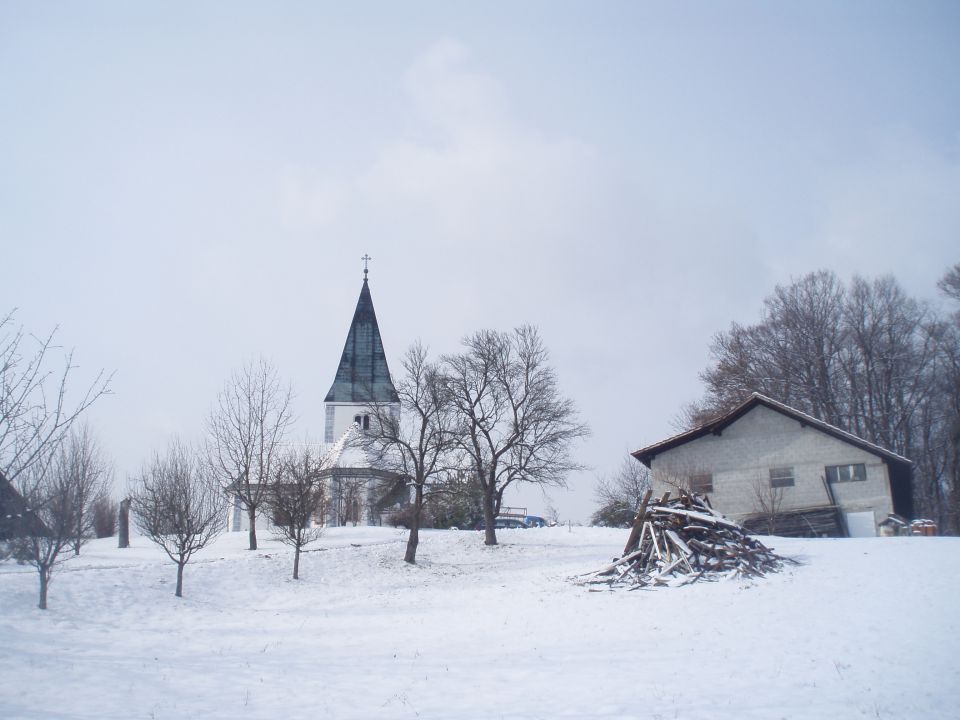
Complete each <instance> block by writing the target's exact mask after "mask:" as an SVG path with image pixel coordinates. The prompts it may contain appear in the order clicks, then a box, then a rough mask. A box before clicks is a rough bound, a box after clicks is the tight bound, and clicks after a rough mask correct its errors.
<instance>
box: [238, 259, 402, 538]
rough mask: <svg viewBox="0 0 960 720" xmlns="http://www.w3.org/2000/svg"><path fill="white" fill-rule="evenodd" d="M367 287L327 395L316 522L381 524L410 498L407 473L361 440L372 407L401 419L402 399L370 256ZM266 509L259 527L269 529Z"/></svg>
mask: <svg viewBox="0 0 960 720" xmlns="http://www.w3.org/2000/svg"><path fill="white" fill-rule="evenodd" d="M363 260H364V270H363V285H362V286H361V288H360V297H359V299H358V300H357V306H356V309H355V310H354V312H353V320H352V321H351V323H350V329H349V330H348V331H347V340H346V342H345V343H344V346H343V352H342V353H341V355H340V363H339V365H338V366H337V372H336V375H335V376H334V379H333V384H332V385H331V386H330V390H329V392H327V395H326V397H325V398H324V411H325V413H324V420H325V421H324V434H323V443H322V447H321V456H322V457H323V458H324V469H323V471H322V473H321V474H322V477H323V479H324V485H325V488H326V496H327V498H326V503H325V508H324V510H323V511H322V514H321V515H322V516H321V517H317V518H315V520H314V523H315V524H316V525H324V526H326V527H339V526H343V525H380V524H382V523H383V521H384V519H385V516H386V515H388V514H389V513H390V512H392V511H393V510H395V509H397V508H399V507H401V506H403V505H405V504H407V503H408V502H409V488H408V487H407V485H406V481H405V479H404V478H403V476H401V475H398V474H397V473H393V472H389V471H387V470H380V469H378V468H373V467H370V463H369V462H368V461H367V459H366V457H365V456H364V453H363V451H362V449H361V448H360V447H359V443H358V442H357V439H358V438H359V437H360V434H361V433H363V432H364V431H366V430H369V429H370V423H371V421H372V418H371V416H370V413H369V408H370V406H371V405H373V404H376V405H379V406H386V407H387V408H388V411H389V412H390V414H391V415H393V416H394V417H395V418H399V414H400V398H399V396H398V395H397V390H396V388H395V387H394V385H393V380H392V378H391V377H390V369H389V367H388V366H387V357H386V354H385V353H384V350H383V341H382V339H381V338H380V327H379V325H378V324H377V314H376V312H375V311H374V309H373V298H372V297H371V295H370V283H369V280H368V278H367V275H368V272H369V270H368V268H367V265H366V263H367V261H369V260H370V258H369V257H368V256H364V257H363ZM268 515H269V514H268V512H267V511H266V509H264V511H263V515H262V517H261V519H260V520H258V521H257V525H258V526H260V524H261V523H263V524H264V525H265V526H267V527H269V523H270V518H269V516H268ZM229 525H230V529H231V530H233V531H235V532H239V531H246V530H248V529H249V528H248V521H247V513H246V512H242V511H241V507H240V504H239V500H237V501H236V502H235V504H234V506H233V508H232V513H231V519H230V523H229Z"/></svg>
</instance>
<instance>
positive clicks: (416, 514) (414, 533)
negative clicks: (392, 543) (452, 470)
mask: <svg viewBox="0 0 960 720" xmlns="http://www.w3.org/2000/svg"><path fill="white" fill-rule="evenodd" d="M415 488H416V489H415V490H414V495H413V522H411V523H410V537H408V538H407V551H406V553H404V555H403V561H404V562H408V563H410V564H414V563H416V562H417V545H419V544H420V513H421V511H422V510H423V485H422V484H419V483H418V484H417V485H415Z"/></svg>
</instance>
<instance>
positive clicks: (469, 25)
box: [0, 0, 960, 520]
mask: <svg viewBox="0 0 960 720" xmlns="http://www.w3.org/2000/svg"><path fill="white" fill-rule="evenodd" d="M958 77H960V3H956V2H944V3H925V2H916V1H915V0H911V1H910V2H902V3H881V2H873V1H871V2H864V3H859V2H844V3H834V2H799V3H786V2H782V3H714V2H709V3H708V2H703V3H643V2H624V3H618V2H542V3H541V2H533V1H524V2H483V3H480V2H471V3H467V2H438V3H428V2H411V3H386V2H384V3H382V4H381V3H361V2H351V3H343V2H338V3H314V2H303V3H285V2H275V3H262V2H261V3H240V2H183V3H149V2H136V3H129V2H116V3H102V2H84V3H77V2H69V3H34V2H26V1H24V2H15V1H13V0H7V1H6V2H2V3H0V247H2V255H0V266H2V268H3V273H2V280H0V310H7V309H10V308H13V307H17V308H18V313H17V317H18V319H19V321H20V322H21V323H23V324H24V325H25V327H26V328H27V329H29V330H32V331H34V332H38V333H40V332H45V331H49V330H50V329H51V328H53V327H54V326H56V325H59V326H60V332H59V338H60V341H61V342H62V343H63V344H64V345H65V346H67V347H75V348H76V356H75V360H76V362H77V364H78V366H79V367H78V369H77V373H76V380H77V383H78V384H79V383H80V382H81V381H82V380H83V379H84V378H86V379H88V380H89V378H91V377H92V376H93V374H95V372H96V370H98V369H99V368H106V369H108V370H115V371H116V375H115V379H114V382H113V391H114V393H113V395H112V396H110V397H107V398H105V399H103V400H102V401H100V402H99V403H98V404H97V406H96V407H95V409H93V410H92V411H91V413H90V420H91V422H92V423H93V425H94V427H95V428H96V430H97V431H98V433H99V435H100V437H101V439H102V442H103V444H104V446H105V448H106V449H107V451H108V452H109V453H110V454H111V455H112V456H113V457H114V458H115V460H116V463H117V469H118V475H119V479H120V482H121V484H122V483H123V482H124V479H125V477H126V475H127V474H128V473H129V472H133V471H135V470H136V469H137V468H138V467H139V465H140V463H141V461H142V460H144V459H146V458H147V457H148V455H149V454H150V453H151V452H152V451H153V450H154V449H158V448H160V447H162V446H163V445H164V444H165V442H166V440H167V438H168V437H169V436H170V435H171V434H173V433H179V434H181V435H183V436H184V437H187V438H191V437H198V436H199V434H200V433H201V432H202V428H203V419H204V417H205V415H206V414H207V413H208V411H209V409H210V407H211V404H212V402H213V401H214V399H215V397H216V394H217V392H218V390H219V389H220V388H221V386H222V384H223V382H224V380H225V379H226V377H227V376H228V375H229V373H230V371H231V370H232V369H233V368H235V367H238V366H240V365H242V364H243V363H244V362H245V361H246V360H247V359H249V358H250V357H252V356H255V355H258V354H263V355H265V356H267V357H268V358H270V359H271V360H272V361H273V362H274V363H275V364H276V366H277V367H278V368H279V370H280V372H281V374H282V375H283V376H284V377H285V378H287V379H288V380H289V381H290V382H291V383H292V385H293V387H294V390H295V393H296V411H297V415H298V418H299V420H298V424H297V427H296V430H295V434H296V436H297V437H307V436H309V437H313V438H316V439H322V436H323V417H324V415H323V397H324V395H325V394H326V392H327V390H328V389H329V386H330V384H331V383H332V381H333V377H334V373H335V370H336V365H337V362H338V360H339V357H340V352H341V350H342V347H343V342H344V339H345V337H346V332H347V329H348V326H349V323H350V319H351V316H352V313H353V309H354V306H355V304H356V300H357V296H358V294H359V291H360V285H361V281H362V263H361V261H360V257H361V256H362V255H363V254H364V253H369V254H370V255H371V256H372V257H373V260H372V262H371V264H370V287H371V291H372V294H373V300H374V304H375V306H376V310H377V315H378V318H379V321H380V328H381V332H382V334H383V340H384V344H385V347H386V350H387V355H388V359H389V360H390V361H391V366H392V368H393V369H394V370H395V371H396V369H397V368H398V365H399V362H398V361H399V357H400V356H401V354H402V353H403V351H404V350H405V348H406V347H407V346H408V345H409V344H410V342H411V341H413V340H414V339H416V338H420V339H422V340H423V341H424V342H425V343H427V344H428V345H429V346H430V347H431V348H432V349H433V350H434V351H436V352H437V353H440V352H449V351H452V350H455V349H456V348H457V346H458V343H459V340H460V338H461V337H462V336H463V335H465V334H466V333H469V332H472V331H474V330H477V329H480V328H486V327H490V328H498V329H509V328H511V327H513V326H515V325H518V324H522V323H532V324H535V325H538V326H539V327H540V329H541V331H542V334H543V336H544V338H545V340H546V343H547V345H548V347H549V348H550V350H551V355H552V360H553V362H554V364H555V366H556V369H557V371H558V374H559V377H560V382H561V385H562V387H563V389H564V390H565V392H566V393H567V394H569V395H570V396H571V397H572V398H574V400H575V401H576V402H577V404H578V406H579V408H580V409H581V411H582V414H583V417H584V419H585V420H587V421H588V422H589V424H590V425H591V427H592V430H593V436H592V438H591V439H590V440H589V441H587V442H586V443H583V444H582V445H581V446H578V448H577V455H578V457H579V458H580V459H581V460H582V461H583V462H584V463H586V464H588V465H590V466H591V467H592V468H593V469H592V470H591V471H590V472H587V473H584V474H582V475H578V476H576V477H572V478H571V491H570V492H569V493H563V492H554V493H553V498H554V501H555V503H556V505H557V506H558V507H559V508H560V510H561V514H562V516H563V517H564V518H567V517H571V518H573V519H574V520H577V519H586V517H587V516H588V515H589V513H590V512H591V511H592V509H593V502H592V491H593V476H594V475H595V474H596V473H609V472H612V471H613V470H615V468H616V467H617V465H618V464H619V463H620V462H621V460H622V458H623V457H624V456H625V454H626V453H627V452H628V451H629V450H632V449H636V448H638V447H641V446H643V445H646V444H649V443H652V442H655V441H658V440H661V439H663V438H664V437H666V436H668V435H670V434H673V432H675V427H674V426H673V424H672V423H673V421H674V420H675V418H676V416H677V413H678V411H679V410H680V408H681V406H682V405H683V404H684V403H687V402H689V401H691V400H695V399H697V398H698V397H699V396H700V395H701V393H702V387H701V385H700V383H699V380H698V373H699V372H700V371H701V370H702V369H703V368H704V367H705V365H706V364H707V362H708V360H709V355H708V346H709V342H710V339H711V337H712V335H713V334H714V333H716V332H717V331H719V330H722V329H724V328H726V327H728V326H729V323H730V322H731V321H734V320H736V321H740V322H752V321H754V320H756V319H757V317H758V315H759V312H760V308H761V304H762V300H763V298H764V297H765V296H766V295H768V294H769V293H770V292H771V291H772V290H773V288H774V286H775V285H776V284H777V283H785V282H789V281H790V279H791V278H796V277H799V276H801V275H803V274H804V273H807V272H809V271H812V270H816V269H819V268H829V269H832V270H834V271H835V272H837V273H838V274H839V275H840V276H841V277H843V278H844V279H847V278H849V277H850V276H851V275H853V274H854V273H860V274H863V275H867V276H876V275H880V274H886V273H892V274H894V275H895V276H896V277H897V278H898V279H899V280H900V281H901V283H902V284H903V285H904V286H905V287H906V289H907V290H908V291H909V292H910V293H911V294H913V295H916V296H919V297H922V298H927V299H929V300H931V301H933V302H939V300H938V299H937V295H936V290H935V283H936V280H937V279H938V278H939V277H940V276H941V275H942V274H943V272H944V271H945V269H946V268H947V267H948V266H949V265H952V264H953V263H955V262H957V261H958V260H960V82H958ZM514 499H515V500H516V501H521V502H524V503H526V504H527V505H528V506H529V507H530V509H531V511H541V510H543V509H544V501H543V500H541V499H540V496H539V494H538V493H524V494H522V495H521V496H520V497H519V498H514Z"/></svg>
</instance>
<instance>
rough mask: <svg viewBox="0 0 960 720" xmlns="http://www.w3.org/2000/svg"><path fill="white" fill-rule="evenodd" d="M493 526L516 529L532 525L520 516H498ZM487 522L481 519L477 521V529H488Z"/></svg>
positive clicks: (497, 528)
mask: <svg viewBox="0 0 960 720" xmlns="http://www.w3.org/2000/svg"><path fill="white" fill-rule="evenodd" d="M493 527H494V529H495V530H514V529H526V528H528V527H531V526H530V525H528V524H527V523H526V521H524V520H521V519H520V518H508V517H498V518H497V519H496V520H494V521H493ZM486 528H487V525H486V523H485V522H484V521H483V520H481V521H480V522H478V523H477V525H476V529H477V530H486Z"/></svg>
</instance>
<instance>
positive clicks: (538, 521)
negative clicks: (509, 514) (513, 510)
mask: <svg viewBox="0 0 960 720" xmlns="http://www.w3.org/2000/svg"><path fill="white" fill-rule="evenodd" d="M523 521H524V522H525V523H526V524H527V527H546V526H547V521H546V520H544V519H543V518H542V517H540V516H539V515H527V516H526V517H525V518H524V519H523Z"/></svg>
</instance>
